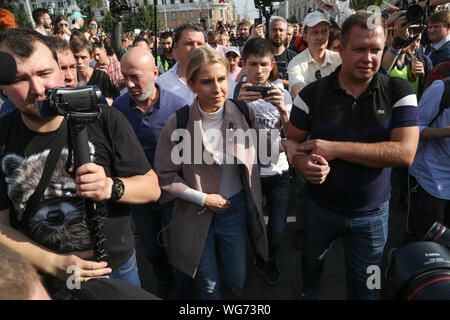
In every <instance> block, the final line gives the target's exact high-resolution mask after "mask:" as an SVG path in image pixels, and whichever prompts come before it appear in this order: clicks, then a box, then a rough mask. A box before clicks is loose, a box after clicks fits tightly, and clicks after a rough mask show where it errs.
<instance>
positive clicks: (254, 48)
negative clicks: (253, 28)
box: [242, 38, 275, 61]
mask: <svg viewBox="0 0 450 320" xmlns="http://www.w3.org/2000/svg"><path fill="white" fill-rule="evenodd" d="M274 54H275V53H274V49H273V46H272V43H271V42H270V41H269V40H267V39H264V38H252V39H250V40H248V41H247V42H246V43H245V45H244V48H243V49H242V60H244V61H247V58H248V57H249V56H250V55H255V56H258V57H265V56H267V55H268V56H270V58H271V59H273V57H274Z"/></svg>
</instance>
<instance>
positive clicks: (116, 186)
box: [109, 177, 125, 201]
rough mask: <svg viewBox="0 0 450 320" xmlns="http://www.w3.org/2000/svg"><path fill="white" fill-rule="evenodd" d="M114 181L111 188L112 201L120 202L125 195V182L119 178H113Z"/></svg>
mask: <svg viewBox="0 0 450 320" xmlns="http://www.w3.org/2000/svg"><path fill="white" fill-rule="evenodd" d="M111 179H112V181H113V185H112V188H111V198H110V199H109V200H110V201H119V200H120V198H122V196H123V194H124V193H125V186H124V184H123V181H122V180H120V179H119V178H117V177H111Z"/></svg>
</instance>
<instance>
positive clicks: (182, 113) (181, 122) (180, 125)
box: [177, 105, 189, 129]
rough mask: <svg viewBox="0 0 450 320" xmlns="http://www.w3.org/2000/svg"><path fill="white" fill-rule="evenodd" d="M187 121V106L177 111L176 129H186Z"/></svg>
mask: <svg viewBox="0 0 450 320" xmlns="http://www.w3.org/2000/svg"><path fill="white" fill-rule="evenodd" d="M188 121H189V105H185V106H184V107H183V108H180V109H178V110H177V129H186V127H187V123H188Z"/></svg>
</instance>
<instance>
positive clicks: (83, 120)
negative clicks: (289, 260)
mask: <svg viewBox="0 0 450 320" xmlns="http://www.w3.org/2000/svg"><path fill="white" fill-rule="evenodd" d="M45 95H46V96H47V100H38V101H36V106H37V109H38V114H39V116H40V117H41V118H47V117H53V116H58V115H60V116H64V117H68V118H69V119H71V120H74V121H75V122H77V123H79V124H88V123H92V122H95V121H96V120H97V119H98V118H99V117H100V114H101V109H100V108H99V106H98V104H99V102H100V98H101V96H102V94H101V92H100V90H99V89H98V87H97V86H81V87H76V88H65V87H56V88H53V89H47V90H45Z"/></svg>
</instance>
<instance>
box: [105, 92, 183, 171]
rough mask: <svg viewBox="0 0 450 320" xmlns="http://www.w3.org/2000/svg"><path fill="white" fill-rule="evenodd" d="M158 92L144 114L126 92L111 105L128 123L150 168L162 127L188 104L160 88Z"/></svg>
mask: <svg viewBox="0 0 450 320" xmlns="http://www.w3.org/2000/svg"><path fill="white" fill-rule="evenodd" d="M159 90H160V91H159V99H158V101H156V103H155V104H154V105H153V106H151V108H150V109H149V110H148V111H147V112H145V113H144V112H142V110H141V109H139V108H138V107H137V106H136V103H135V102H134V101H133V99H131V97H130V94H129V93H128V92H125V93H124V94H122V95H121V96H120V97H118V98H116V99H114V102H113V104H112V105H113V107H115V108H117V109H118V110H119V111H120V112H122V114H123V115H124V116H125V118H127V120H128V121H129V122H130V124H131V126H132V127H133V129H134V131H135V132H136V136H137V138H138V139H139V142H140V143H141V145H142V148H143V149H144V152H145V155H146V156H147V159H148V161H149V162H150V164H151V165H152V167H153V158H154V156H155V150H156V144H157V143H158V139H159V135H160V134H161V131H162V129H163V127H164V126H165V124H166V122H167V120H168V119H169V117H170V116H171V115H172V113H174V112H175V111H177V110H178V109H180V108H182V107H184V106H185V105H187V104H188V100H187V99H184V98H182V97H180V96H177V95H176V94H174V93H172V92H170V91H167V90H164V89H162V88H159Z"/></svg>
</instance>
